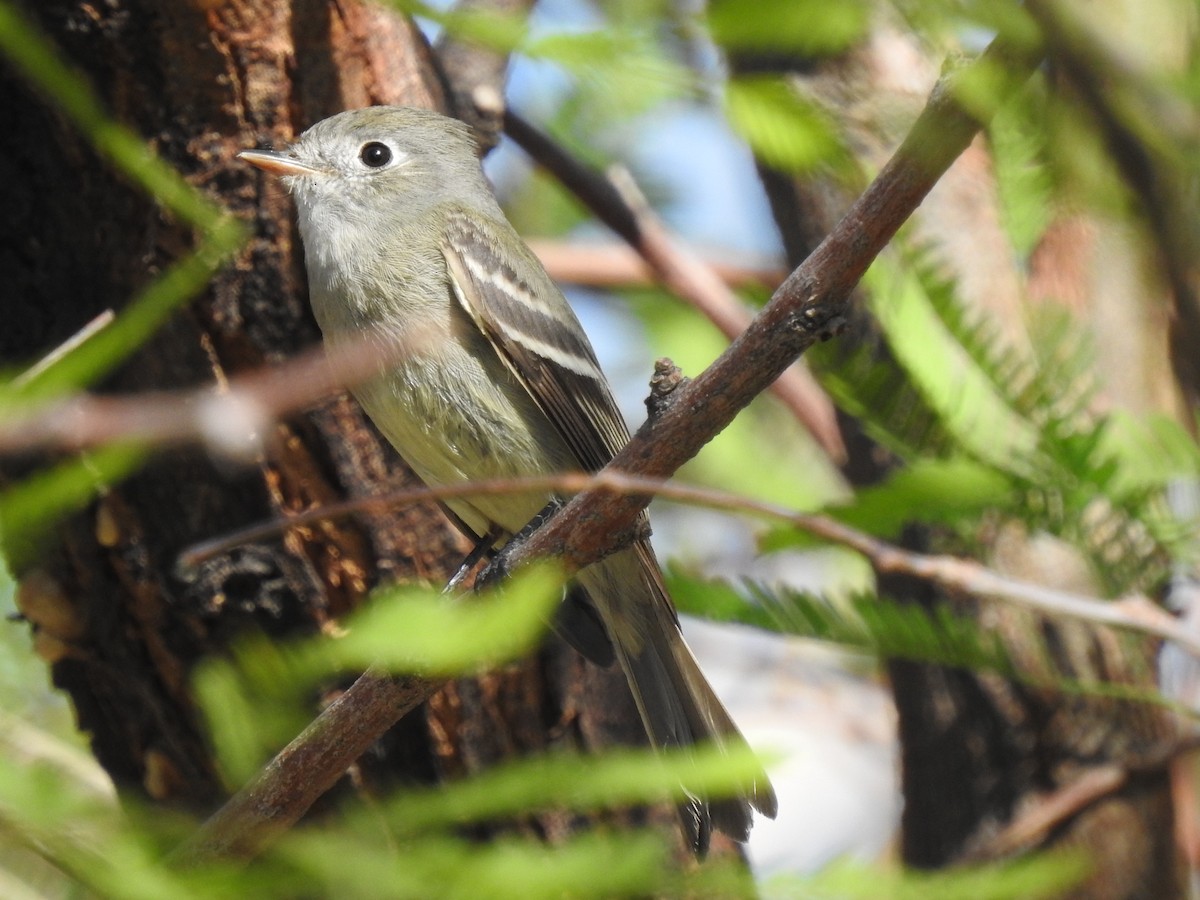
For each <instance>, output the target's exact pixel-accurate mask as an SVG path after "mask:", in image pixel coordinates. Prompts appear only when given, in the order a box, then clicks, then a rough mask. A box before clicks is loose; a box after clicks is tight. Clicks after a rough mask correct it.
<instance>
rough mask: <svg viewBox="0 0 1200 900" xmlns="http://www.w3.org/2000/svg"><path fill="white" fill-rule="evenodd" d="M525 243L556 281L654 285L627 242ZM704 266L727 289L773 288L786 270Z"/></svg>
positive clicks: (708, 262) (754, 264) (760, 265)
mask: <svg viewBox="0 0 1200 900" xmlns="http://www.w3.org/2000/svg"><path fill="white" fill-rule="evenodd" d="M525 243H527V244H528V245H529V249H530V250H532V251H533V253H534V255H535V256H536V257H537V258H538V259H539V260H541V262H542V265H543V266H545V267H546V271H547V272H549V273H550V277H552V278H553V279H554V280H555V281H557V282H559V283H560V284H577V285H580V286H582V287H594V288H631V287H646V286H647V285H651V284H655V283H656V282H657V281H658V280H659V279H657V278H656V276H655V273H654V269H652V268H651V267H650V264H649V263H648V262H646V260H645V258H643V257H642V256H641V255H639V254H638V253H637V251H636V250H634V249H633V248H632V247H630V246H629V245H628V244H619V243H616V242H615V241H610V242H605V243H599V242H588V243H575V242H568V241H559V240H546V239H538V238H530V239H529V240H527V241H526V242H525ZM704 265H705V266H707V267H708V268H709V269H711V270H712V272H713V273H714V274H715V275H716V276H717V277H718V278H720V279H721V281H723V282H724V283H725V284H727V285H728V286H729V287H731V288H758V289H760V290H761V289H766V290H772V291H773V290H775V288H777V287H779V285H780V284H782V283H783V279H785V278H786V277H787V274H788V273H787V270H786V269H783V268H781V267H778V266H772V265H770V264H769V263H767V262H765V261H762V262H760V261H757V260H750V261H748V262H737V261H735V262H723V261H719V260H716V259H710V258H704Z"/></svg>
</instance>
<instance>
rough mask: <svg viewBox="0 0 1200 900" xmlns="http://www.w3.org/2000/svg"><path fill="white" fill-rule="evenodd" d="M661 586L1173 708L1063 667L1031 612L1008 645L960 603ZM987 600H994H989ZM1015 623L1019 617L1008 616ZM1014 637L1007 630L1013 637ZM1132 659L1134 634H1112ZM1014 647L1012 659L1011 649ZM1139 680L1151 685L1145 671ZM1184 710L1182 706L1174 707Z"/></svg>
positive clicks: (698, 584)
mask: <svg viewBox="0 0 1200 900" xmlns="http://www.w3.org/2000/svg"><path fill="white" fill-rule="evenodd" d="M669 585H670V588H671V595H672V597H673V598H674V599H675V602H676V604H677V606H678V607H679V609H680V611H682V612H685V613H690V614H692V615H696V616H701V617H704V618H708V619H711V620H714V621H722V622H738V623H740V624H743V625H753V626H755V627H758V628H765V629H769V630H773V631H778V632H780V633H782V634H788V635H792V636H794V637H801V638H809V639H812V640H817V641H822V642H824V643H829V644H836V645H838V646H840V647H842V648H844V649H846V650H851V651H855V652H858V653H863V654H866V655H868V656H869V657H871V658H874V659H883V660H887V659H903V660H909V661H912V662H923V663H934V664H937V665H943V666H950V667H954V668H962V669H971V670H973V671H981V672H989V673H993V674H996V675H1001V676H1003V677H1005V678H1009V679H1012V680H1014V681H1019V682H1022V683H1024V684H1027V685H1029V686H1030V687H1034V688H1039V689H1045V690H1049V691H1053V692H1055V694H1076V695H1084V696H1088V697H1092V698H1106V699H1110V700H1120V701H1129V702H1135V703H1146V704H1152V705H1155V706H1163V707H1172V708H1174V707H1173V705H1172V704H1171V703H1170V701H1168V700H1166V699H1165V698H1163V697H1162V695H1161V694H1159V693H1158V692H1157V691H1156V690H1154V689H1153V688H1151V687H1146V686H1139V684H1135V683H1132V682H1122V683H1115V682H1113V681H1110V680H1109V679H1108V678H1107V677H1104V676H1102V675H1101V674H1097V673H1092V672H1076V671H1072V670H1069V669H1067V668H1064V665H1063V664H1062V663H1061V662H1060V659H1061V657H1060V654H1059V653H1058V652H1057V649H1056V647H1055V646H1054V644H1053V643H1052V641H1053V640H1055V639H1054V638H1051V637H1048V636H1047V634H1046V632H1045V631H1044V630H1043V629H1042V628H1041V627H1040V624H1039V623H1038V621H1037V620H1036V618H1035V617H1028V618H1026V619H1025V620H1024V621H1025V627H1024V628H1022V629H1021V630H1020V634H1019V647H1018V649H1016V650H1014V649H1013V647H1011V646H1010V645H1009V644H1008V643H1006V641H1005V639H1004V638H1003V637H1002V636H1001V634H1000V633H998V632H997V631H995V630H993V629H988V628H985V627H984V626H982V625H980V624H979V622H978V620H976V619H974V618H971V617H969V616H966V615H964V608H963V606H962V605H951V604H949V603H945V604H941V605H938V606H934V607H932V608H926V607H924V606H921V605H918V604H914V603H901V602H897V601H895V600H892V599H890V598H888V597H881V596H878V595H876V594H874V593H856V594H851V595H848V596H845V597H835V596H832V595H830V594H828V593H824V594H813V593H809V592H806V591H798V590H794V589H791V588H788V587H786V586H769V585H766V584H763V583H761V582H757V581H751V580H744V581H742V582H741V583H740V584H739V585H737V586H734V585H731V584H729V583H728V582H725V581H721V580H711V579H701V578H697V577H695V576H693V575H688V574H686V573H683V572H681V571H680V570H679V569H677V568H672V569H671V572H670V578H669ZM993 602H994V601H993ZM1015 621H1021V620H1019V619H1018V620H1015ZM1014 636H1015V635H1008V637H1014ZM1119 639H1121V640H1123V641H1124V643H1125V646H1126V647H1127V649H1128V651H1129V652H1128V654H1127V658H1128V659H1129V660H1130V661H1131V662H1136V660H1138V659H1139V658H1140V655H1139V654H1138V652H1137V647H1138V646H1139V644H1138V642H1139V641H1140V638H1139V637H1138V636H1137V635H1128V636H1125V637H1123V638H1119ZM1018 652H1019V653H1020V654H1021V655H1020V657H1017V656H1016V655H1015V653H1018ZM1140 674H1142V675H1144V676H1146V677H1145V679H1144V680H1143V681H1142V682H1141V684H1143V685H1149V684H1151V683H1152V680H1151V679H1150V677H1149V676H1150V673H1149V672H1142V673H1140ZM1177 711H1179V712H1182V713H1184V714H1186V715H1192V713H1191V712H1190V711H1189V710H1184V709H1178V710H1177Z"/></svg>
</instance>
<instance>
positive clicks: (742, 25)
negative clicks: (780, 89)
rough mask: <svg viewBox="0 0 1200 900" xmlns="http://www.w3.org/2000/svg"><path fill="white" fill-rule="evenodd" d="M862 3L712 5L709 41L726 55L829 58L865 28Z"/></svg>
mask: <svg viewBox="0 0 1200 900" xmlns="http://www.w3.org/2000/svg"><path fill="white" fill-rule="evenodd" d="M869 15H870V4H869V3H866V2H863V0H843V2H841V3H825V2H822V0H713V2H710V3H709V4H708V9H707V19H708V27H709V31H710V32H711V33H712V37H713V40H714V41H716V42H717V43H718V44H719V45H721V46H722V47H725V48H726V49H730V50H760V51H762V50H783V51H789V52H792V53H795V54H797V55H809V56H817V55H823V54H832V53H836V52H838V51H840V50H844V49H845V48H847V47H849V46H850V45H851V44H852V43H854V41H856V40H858V38H859V37H860V36H862V35H863V34H864V33H865V31H866V28H867V24H868V21H869Z"/></svg>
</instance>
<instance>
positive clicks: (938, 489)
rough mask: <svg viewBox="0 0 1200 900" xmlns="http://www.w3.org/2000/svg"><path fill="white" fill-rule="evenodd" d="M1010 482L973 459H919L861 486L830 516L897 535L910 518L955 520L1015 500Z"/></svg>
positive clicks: (831, 510) (974, 516)
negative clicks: (852, 496)
mask: <svg viewBox="0 0 1200 900" xmlns="http://www.w3.org/2000/svg"><path fill="white" fill-rule="evenodd" d="M1014 493H1015V492H1014V488H1013V485H1012V483H1011V482H1010V481H1009V480H1008V479H1006V478H1004V477H1003V476H1002V475H1001V474H999V473H998V472H996V471H995V470H994V469H991V468H989V467H987V466H984V465H980V464H979V463H976V462H974V461H972V460H969V459H963V458H962V457H953V458H950V459H940V460H939V459H917V460H914V461H913V462H912V463H911V464H910V465H908V466H905V467H904V468H902V469H897V470H895V471H894V472H892V473H891V474H890V475H889V476H888V477H887V479H886V480H885V481H884V482H883V483H882V484H879V485H876V486H873V487H868V488H864V489H862V490H860V491H859V492H858V493H857V494H856V495H855V497H854V499H853V500H852V501H850V502H849V503H847V504H835V505H833V506H832V507H830V508H829V509H827V510H826V512H828V513H829V514H830V515H832V516H834V517H835V518H837V519H839V520H840V521H842V522H845V523H846V524H847V525H853V526H854V527H855V528H859V529H861V530H863V531H867V532H869V533H871V534H874V535H876V536H878V537H886V538H894V537H896V536H898V535H899V534H900V530H901V529H902V528H903V527H904V525H905V524H907V523H909V522H925V523H928V524H945V525H956V524H959V523H961V522H962V521H964V520H973V519H977V518H978V517H979V516H981V515H982V514H983V513H985V512H987V511H988V510H989V509H994V508H996V507H998V506H1006V505H1009V504H1010V503H1012V502H1013V500H1014V499H1015V496H1014Z"/></svg>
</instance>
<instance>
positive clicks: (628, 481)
mask: <svg viewBox="0 0 1200 900" xmlns="http://www.w3.org/2000/svg"><path fill="white" fill-rule="evenodd" d="M551 492H553V493H556V494H560V495H563V496H572V495H578V494H581V493H584V492H601V493H606V494H614V495H620V496H629V497H661V498H663V499H666V500H674V501H677V502H680V503H689V504H692V505H695V506H704V507H708V508H710V509H721V510H728V511H730V512H739V513H750V514H753V515H755V516H759V517H762V518H768V519H773V520H777V521H783V522H786V523H788V524H790V525H792V526H794V527H796V528H798V529H801V530H802V531H805V532H807V533H808V534H811V535H813V536H814V537H818V538H821V539H823V540H826V541H829V542H830V543H834V544H838V545H840V546H842V547H848V548H850V549H852V550H856V551H857V552H859V553H861V554H862V555H863V556H864V557H866V559H867V560H868V561H869V562H870V563H871V566H872V568H874V569H875V571H876V572H878V573H881V574H882V573H901V574H906V575H912V576H914V577H917V578H921V579H924V580H926V581H930V582H932V583H934V584H937V585H939V586H940V587H942V588H945V589H946V590H948V591H951V592H956V593H962V594H969V595H972V596H977V597H984V598H989V599H992V600H997V601H1004V602H1008V603H1013V604H1016V605H1019V606H1023V607H1026V608H1028V609H1033V610H1036V611H1037V612H1040V613H1043V614H1045V615H1048V616H1059V617H1065V618H1072V619H1079V620H1082V621H1086V622H1090V623H1092V624H1095V625H1104V626H1110V627H1113V628H1122V629H1126V630H1129V631H1134V632H1138V633H1140V634H1145V635H1149V636H1152V637H1156V638H1161V639H1163V640H1169V641H1174V642H1175V643H1177V644H1178V645H1179V646H1180V647H1181V648H1183V649H1186V650H1187V651H1189V652H1190V653H1193V654H1195V655H1196V656H1200V637H1197V636H1196V635H1195V634H1193V633H1192V632H1191V631H1190V630H1189V629H1187V628H1186V627H1184V626H1182V625H1180V624H1179V622H1178V621H1177V620H1176V619H1175V617H1174V616H1172V615H1170V614H1169V613H1167V612H1166V611H1164V610H1163V609H1161V608H1160V607H1158V606H1157V605H1155V604H1154V603H1152V602H1151V601H1150V600H1148V599H1146V598H1144V597H1129V598H1125V599H1122V600H1119V601H1112V600H1100V599H1097V598H1095V597H1089V596H1086V595H1084V594H1073V593H1069V592H1067V591H1060V590H1054V589H1052V588H1047V587H1043V586H1041V585H1038V584H1033V583H1031V582H1027V581H1021V580H1019V579H1015V578H1010V577H1008V576H1007V575H1002V574H1000V573H999V572H996V571H995V570H993V569H989V568H987V567H986V566H983V565H981V564H979V563H977V562H975V561H974V560H970V559H965V558H960V557H956V556H945V555H927V554H921V553H913V552H910V551H908V550H904V549H902V548H900V547H897V546H895V545H894V544H890V543H888V542H887V541H883V540H880V539H879V538H876V537H874V536H873V535H870V534H867V533H866V532H864V531H860V530H858V529H856V528H852V527H850V526H849V525H845V524H843V523H841V522H839V521H837V520H836V519H833V518H830V517H829V516H824V515H818V514H813V513H801V512H796V511H795V510H792V509H788V508H786V507H783V506H778V505H776V504H773V503H767V502H765V501H761V500H754V499H752V498H749V497H744V496H741V495H738V494H732V493H728V492H725V491H719V490H716V489H714V488H707V487H699V486H695V485H687V484H680V483H677V482H673V481H662V480H660V479H654V478H645V477H641V476H637V475H630V474H627V473H624V472H614V471H612V470H610V469H605V470H603V471H601V472H598V473H596V474H594V475H587V474H584V473H578V472H576V473H564V474H562V475H545V476H537V477H531V478H497V479H492V480H486V481H473V482H464V483H461V484H456V485H453V486H444V487H438V488H428V487H412V488H405V489H403V490H399V491H393V492H390V493H387V494H381V495H377V496H373V497H364V498H361V499H356V500H352V501H345V502H343V503H337V504H331V505H329V506H325V507H321V508H318V509H311V510H307V511H305V512H303V513H299V514H297V515H295V516H293V517H290V518H288V519H285V520H281V521H276V522H267V523H263V524H261V525H256V526H252V527H250V528H245V529H241V530H239V531H236V532H232V533H230V534H228V535H225V536H223V537H221V538H218V539H214V540H212V541H207V542H204V543H202V544H196V545H193V546H192V547H190V548H188V549H187V550H186V551H184V553H183V554H182V555H181V557H180V563H181V564H182V565H184V566H189V565H197V564H198V563H200V562H203V561H204V560H205V559H207V558H209V557H211V556H214V555H216V554H219V553H223V552H226V551H227V550H229V549H231V548H233V547H236V546H238V545H240V544H245V543H252V542H254V541H260V540H263V539H264V538H268V537H274V536H277V535H278V534H279V533H281V532H283V531H286V530H287V529H289V528H295V527H298V526H301V525H308V524H311V523H313V522H317V521H322V520H325V519H333V518H340V517H343V516H347V515H352V514H354V513H359V512H363V511H364V510H368V509H372V508H375V507H377V506H387V507H395V506H399V505H404V504H411V503H422V502H428V501H431V500H439V501H443V502H444V501H446V500H453V499H456V498H460V497H479V496H485V495H486V496H490V495H497V494H516V493H534V494H546V493H551Z"/></svg>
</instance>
